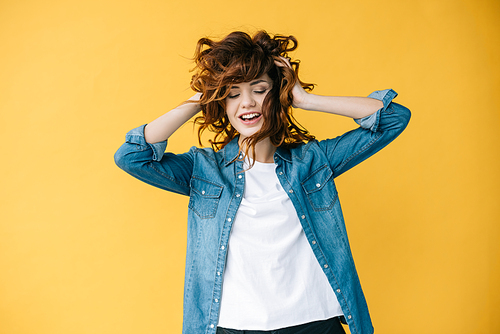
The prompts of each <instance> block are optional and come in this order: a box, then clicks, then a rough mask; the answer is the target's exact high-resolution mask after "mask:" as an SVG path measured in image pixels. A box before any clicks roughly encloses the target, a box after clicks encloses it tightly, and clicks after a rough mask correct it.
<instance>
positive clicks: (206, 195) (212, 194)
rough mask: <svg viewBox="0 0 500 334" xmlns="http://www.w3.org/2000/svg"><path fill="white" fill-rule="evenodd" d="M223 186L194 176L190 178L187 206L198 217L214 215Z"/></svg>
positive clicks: (211, 216)
mask: <svg viewBox="0 0 500 334" xmlns="http://www.w3.org/2000/svg"><path fill="white" fill-rule="evenodd" d="M223 188H224V187H223V186H221V185H218V184H216V183H213V182H210V181H206V180H203V179H199V178H196V177H193V178H191V194H190V197H189V208H190V209H191V210H193V211H194V212H195V213H196V214H197V215H198V216H200V218H213V217H215V213H216V212H217V206H218V205H219V199H220V195H221V193H222V189H223Z"/></svg>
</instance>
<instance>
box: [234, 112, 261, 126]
mask: <svg viewBox="0 0 500 334" xmlns="http://www.w3.org/2000/svg"><path fill="white" fill-rule="evenodd" d="M248 114H259V116H257V117H255V118H253V119H251V120H248V121H245V120H244V119H242V118H241V116H243V115H248ZM261 118H262V113H260V112H258V111H249V112H244V113H242V114H241V115H239V116H238V119H239V120H240V122H241V123H243V124H245V125H253V124H255V123H257V122H258V121H260V119H261Z"/></svg>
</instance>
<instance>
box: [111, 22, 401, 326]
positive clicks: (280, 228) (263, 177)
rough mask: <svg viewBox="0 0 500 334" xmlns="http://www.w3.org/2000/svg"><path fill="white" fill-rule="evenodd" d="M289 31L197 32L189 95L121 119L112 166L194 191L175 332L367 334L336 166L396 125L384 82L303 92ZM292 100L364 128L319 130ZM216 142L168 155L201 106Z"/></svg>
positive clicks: (397, 129) (367, 151) (340, 169)
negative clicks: (146, 117) (165, 107)
mask: <svg viewBox="0 0 500 334" xmlns="http://www.w3.org/2000/svg"><path fill="white" fill-rule="evenodd" d="M296 46H297V41H296V39H295V38H294V37H292V36H274V37H271V36H270V35H268V34H267V33H266V32H263V31H261V32H258V33H256V34H255V35H254V36H253V37H251V36H249V35H247V34H246V33H242V32H234V33H231V34H229V35H228V36H227V37H225V38H224V39H222V40H220V41H213V40H210V39H206V38H203V39H201V40H200V41H199V42H198V45H197V49H196V53H195V63H196V69H195V74H194V76H193V79H192V82H191V87H192V88H193V90H194V91H196V92H197V93H196V94H195V95H194V96H193V97H192V98H191V99H190V100H189V101H187V102H186V103H184V104H182V105H180V106H178V107H177V108H174V109H173V110H171V111H169V112H168V113H166V114H164V115H163V116H160V117H159V118H158V119H156V120H154V121H153V122H151V123H149V124H147V125H143V126H141V127H139V128H137V129H134V130H131V131H130V132H129V133H128V134H127V136H126V142H125V144H123V145H122V147H120V149H119V150H118V152H117V153H116V155H115V160H116V163H117V164H118V166H120V167H121V168H122V169H124V170H125V171H126V172H128V173H130V174H131V175H133V176H135V177H137V178H138V179H140V180H142V181H144V182H147V183H149V184H151V185H154V186H156V187H159V188H162V189H165V190H168V191H172V192H176V193H179V194H183V195H186V196H190V199H189V213H188V242H187V244H188V246H187V256H186V257H187V258H186V273H185V285H184V322H183V333H186V334H193V333H218V334H219V333H241V334H243V333H254V331H255V333H280V334H285V333H287V334H292V333H293V334H298V333H317V334H327V333H328V334H329V333H344V330H343V328H342V325H341V324H340V321H341V320H342V321H346V322H347V324H348V325H349V328H350V331H351V333H357V334H358V333H359V334H364V333H372V332H373V327H372V324H371V320H370V316H369V313H368V307H367V304H366V301H365V299H364V295H363V292H362V290H361V286H360V283H359V279H358V276H357V273H356V269H355V266H354V262H353V259H352V255H351V251H350V247H349V243H348V239H347V234H346V229H345V225H344V220H343V216H342V212H341V208H340V204H339V201H338V198H337V191H336V188H335V184H334V178H335V177H337V176H339V175H340V174H342V173H344V172H345V171H347V170H348V169H350V168H351V167H353V166H355V165H356V164H358V163H360V162H362V161H363V160H365V159H366V158H368V157H369V156H371V155H373V154H374V153H376V152H377V151H379V150H380V149H382V148H383V147H384V146H386V145H387V144H388V143H389V142H391V141H392V140H393V139H395V138H396V137H397V136H398V135H399V134H400V133H401V132H402V131H403V130H404V128H405V127H406V125H407V123H408V121H409V119H410V112H409V110H408V109H406V108H405V107H403V106H401V105H399V104H396V103H394V102H392V99H393V98H394V97H396V93H395V92H394V91H392V90H384V91H376V92H374V93H372V94H370V96H369V97H367V98H365V97H334V96H319V95H314V94H311V93H308V92H307V91H306V90H309V91H310V90H311V89H312V87H313V86H312V85H310V84H305V83H302V82H301V81H300V80H299V79H298V74H297V73H298V68H299V64H298V62H292V61H290V60H289V58H288V52H289V51H293V50H294V49H295V48H296ZM292 106H294V107H296V108H301V109H305V110H315V111H321V112H327V113H331V114H337V115H343V116H347V117H351V118H353V119H355V121H356V122H357V123H358V124H360V125H361V126H360V127H359V128H358V129H356V130H353V131H350V132H347V133H345V134H343V135H342V136H339V137H336V138H334V139H328V140H322V141H316V140H315V139H314V136H312V135H311V134H309V133H308V132H307V130H305V129H303V128H302V127H301V126H299V125H298V123H297V122H296V121H295V119H294V118H293V116H292V108H291V107H292ZM200 110H201V111H202V114H201V116H199V117H198V118H197V119H196V122H197V123H198V124H199V125H200V129H199V136H200V135H201V133H202V132H203V131H204V130H205V129H209V130H211V131H213V132H215V138H214V140H213V141H211V144H212V148H203V149H200V148H196V147H193V148H191V149H190V150H189V151H188V152H187V153H184V154H173V153H164V151H165V148H166V145H167V143H166V141H167V139H168V138H169V137H170V136H171V135H172V134H173V133H174V132H175V131H176V130H177V129H178V128H179V127H180V126H181V125H182V124H184V123H185V122H187V121H188V120H189V119H190V118H192V117H193V116H195V115H196V114H197V113H198V112H199V111H200Z"/></svg>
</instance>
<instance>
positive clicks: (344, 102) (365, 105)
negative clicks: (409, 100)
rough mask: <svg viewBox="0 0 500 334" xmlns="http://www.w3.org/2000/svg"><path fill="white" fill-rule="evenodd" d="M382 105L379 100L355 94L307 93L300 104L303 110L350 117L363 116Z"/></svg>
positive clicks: (373, 111)
mask: <svg viewBox="0 0 500 334" xmlns="http://www.w3.org/2000/svg"><path fill="white" fill-rule="evenodd" d="M382 107H383V103H382V101H380V100H377V99H372V98H369V97H357V96H322V95H315V94H310V93H309V94H307V95H305V96H304V100H303V103H302V106H300V108H302V109H304V110H314V111H321V112H327V113H331V114H336V115H342V116H347V117H351V118H363V117H366V116H369V115H371V114H373V113H375V112H376V111H377V110H379V109H380V108H382Z"/></svg>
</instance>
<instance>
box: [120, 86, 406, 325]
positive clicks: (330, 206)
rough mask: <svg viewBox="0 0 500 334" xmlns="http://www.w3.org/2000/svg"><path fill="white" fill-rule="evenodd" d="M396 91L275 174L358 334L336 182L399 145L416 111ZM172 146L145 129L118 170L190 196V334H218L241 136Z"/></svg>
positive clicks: (360, 304) (364, 315) (131, 136)
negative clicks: (176, 150) (209, 144)
mask: <svg viewBox="0 0 500 334" xmlns="http://www.w3.org/2000/svg"><path fill="white" fill-rule="evenodd" d="M396 96H397V93H396V92H394V91H393V90H390V89H389V90H383V91H376V92H374V93H372V94H370V95H369V97H372V98H375V99H379V100H381V101H383V105H384V106H383V108H381V109H380V110H378V111H377V112H376V113H375V114H373V115H371V116H368V117H365V118H363V119H359V120H356V122H357V123H358V124H360V125H361V126H360V127H359V128H357V129H355V130H352V131H349V132H347V133H345V134H343V135H341V136H339V137H336V138H333V139H327V140H322V141H311V142H309V143H307V144H303V145H299V146H298V147H296V148H293V149H286V148H283V147H279V148H278V149H277V150H276V153H275V154H274V160H275V163H276V173H277V176H278V179H279V181H280V183H281V185H282V187H283V189H284V190H285V191H286V192H287V193H288V195H289V197H290V199H291V201H292V203H293V205H294V207H295V210H296V211H297V215H298V217H299V219H300V221H301V224H302V227H303V229H304V232H305V235H306V238H307V240H308V241H309V244H310V245H311V248H312V250H313V252H314V254H315V256H316V258H317V260H318V263H319V264H320V266H321V268H322V269H323V272H324V273H325V275H326V277H327V278H328V281H329V282H330V285H331V287H332V289H333V291H334V292H335V294H336V296H337V299H338V301H339V303H340V305H341V307H342V311H343V313H344V315H345V318H346V320H347V323H348V325H349V329H350V331H351V333H353V334H368V333H372V332H373V326H372V323H371V320H370V315H369V313H368V306H367V304H366V301H365V297H364V294H363V291H362V289H361V285H360V282H359V278H358V275H357V272H356V268H355V265H354V260H353V258H352V254H351V250H350V246H349V242H348V238H347V233H346V228H345V224H344V218H343V215H342V211H341V207H340V203H339V200H338V194H337V189H336V187H335V183H334V178H335V177H337V176H339V175H341V174H342V173H344V172H345V171H347V170H349V169H350V168H352V167H354V166H355V165H357V164H359V163H360V162H362V161H364V160H365V159H367V158H368V157H370V156H371V155H373V154H374V153H376V152H378V151H379V150H380V149H382V148H383V147H385V146H386V145H387V144H389V143H390V142H391V141H392V140H394V139H395V138H396V137H397V136H398V135H399V134H400V133H401V132H402V131H403V130H404V129H405V127H406V125H407V124H408V122H409V119H410V111H409V110H408V109H407V108H405V107H403V106H401V105H399V104H397V103H394V102H392V99H393V98H394V97H396ZM166 145H167V143H166V142H162V143H157V144H152V145H151V144H148V143H147V142H146V141H145V139H144V125H143V126H141V127H139V128H136V129H133V130H131V131H130V132H129V133H128V134H127V136H126V142H125V143H124V144H123V145H122V146H121V147H120V148H119V149H118V151H117V152H116V154H115V161H116V163H117V165H118V166H119V167H120V168H122V169H123V170H125V171H126V172H127V173H129V174H131V175H133V176H134V177H136V178H138V179H140V180H142V181H144V182H146V183H148V184H151V185H153V186H155V187H159V188H161V189H165V190H168V191H172V192H175V193H179V194H183V195H186V196H189V197H190V199H189V210H188V232H187V234H188V235H187V255H186V271H185V282H184V320H183V331H182V332H183V333H184V334H198V333H200V334H201V333H206V334H214V333H215V331H216V327H217V322H218V316H219V301H220V298H221V292H222V278H223V272H224V267H225V261H226V251H227V245H228V239H229V235H230V231H231V226H232V223H233V220H234V217H235V215H236V212H237V211H238V207H239V205H240V203H241V200H242V194H243V190H244V186H245V173H244V172H243V164H242V161H241V160H238V159H237V158H238V153H239V147H238V141H237V138H236V139H235V140H233V141H231V142H230V143H229V144H227V145H226V146H225V147H224V148H223V149H221V150H219V151H217V152H214V151H213V150H212V149H211V148H196V147H192V148H191V149H190V150H189V151H188V152H186V153H183V154H173V153H164V151H165V148H166Z"/></svg>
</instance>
